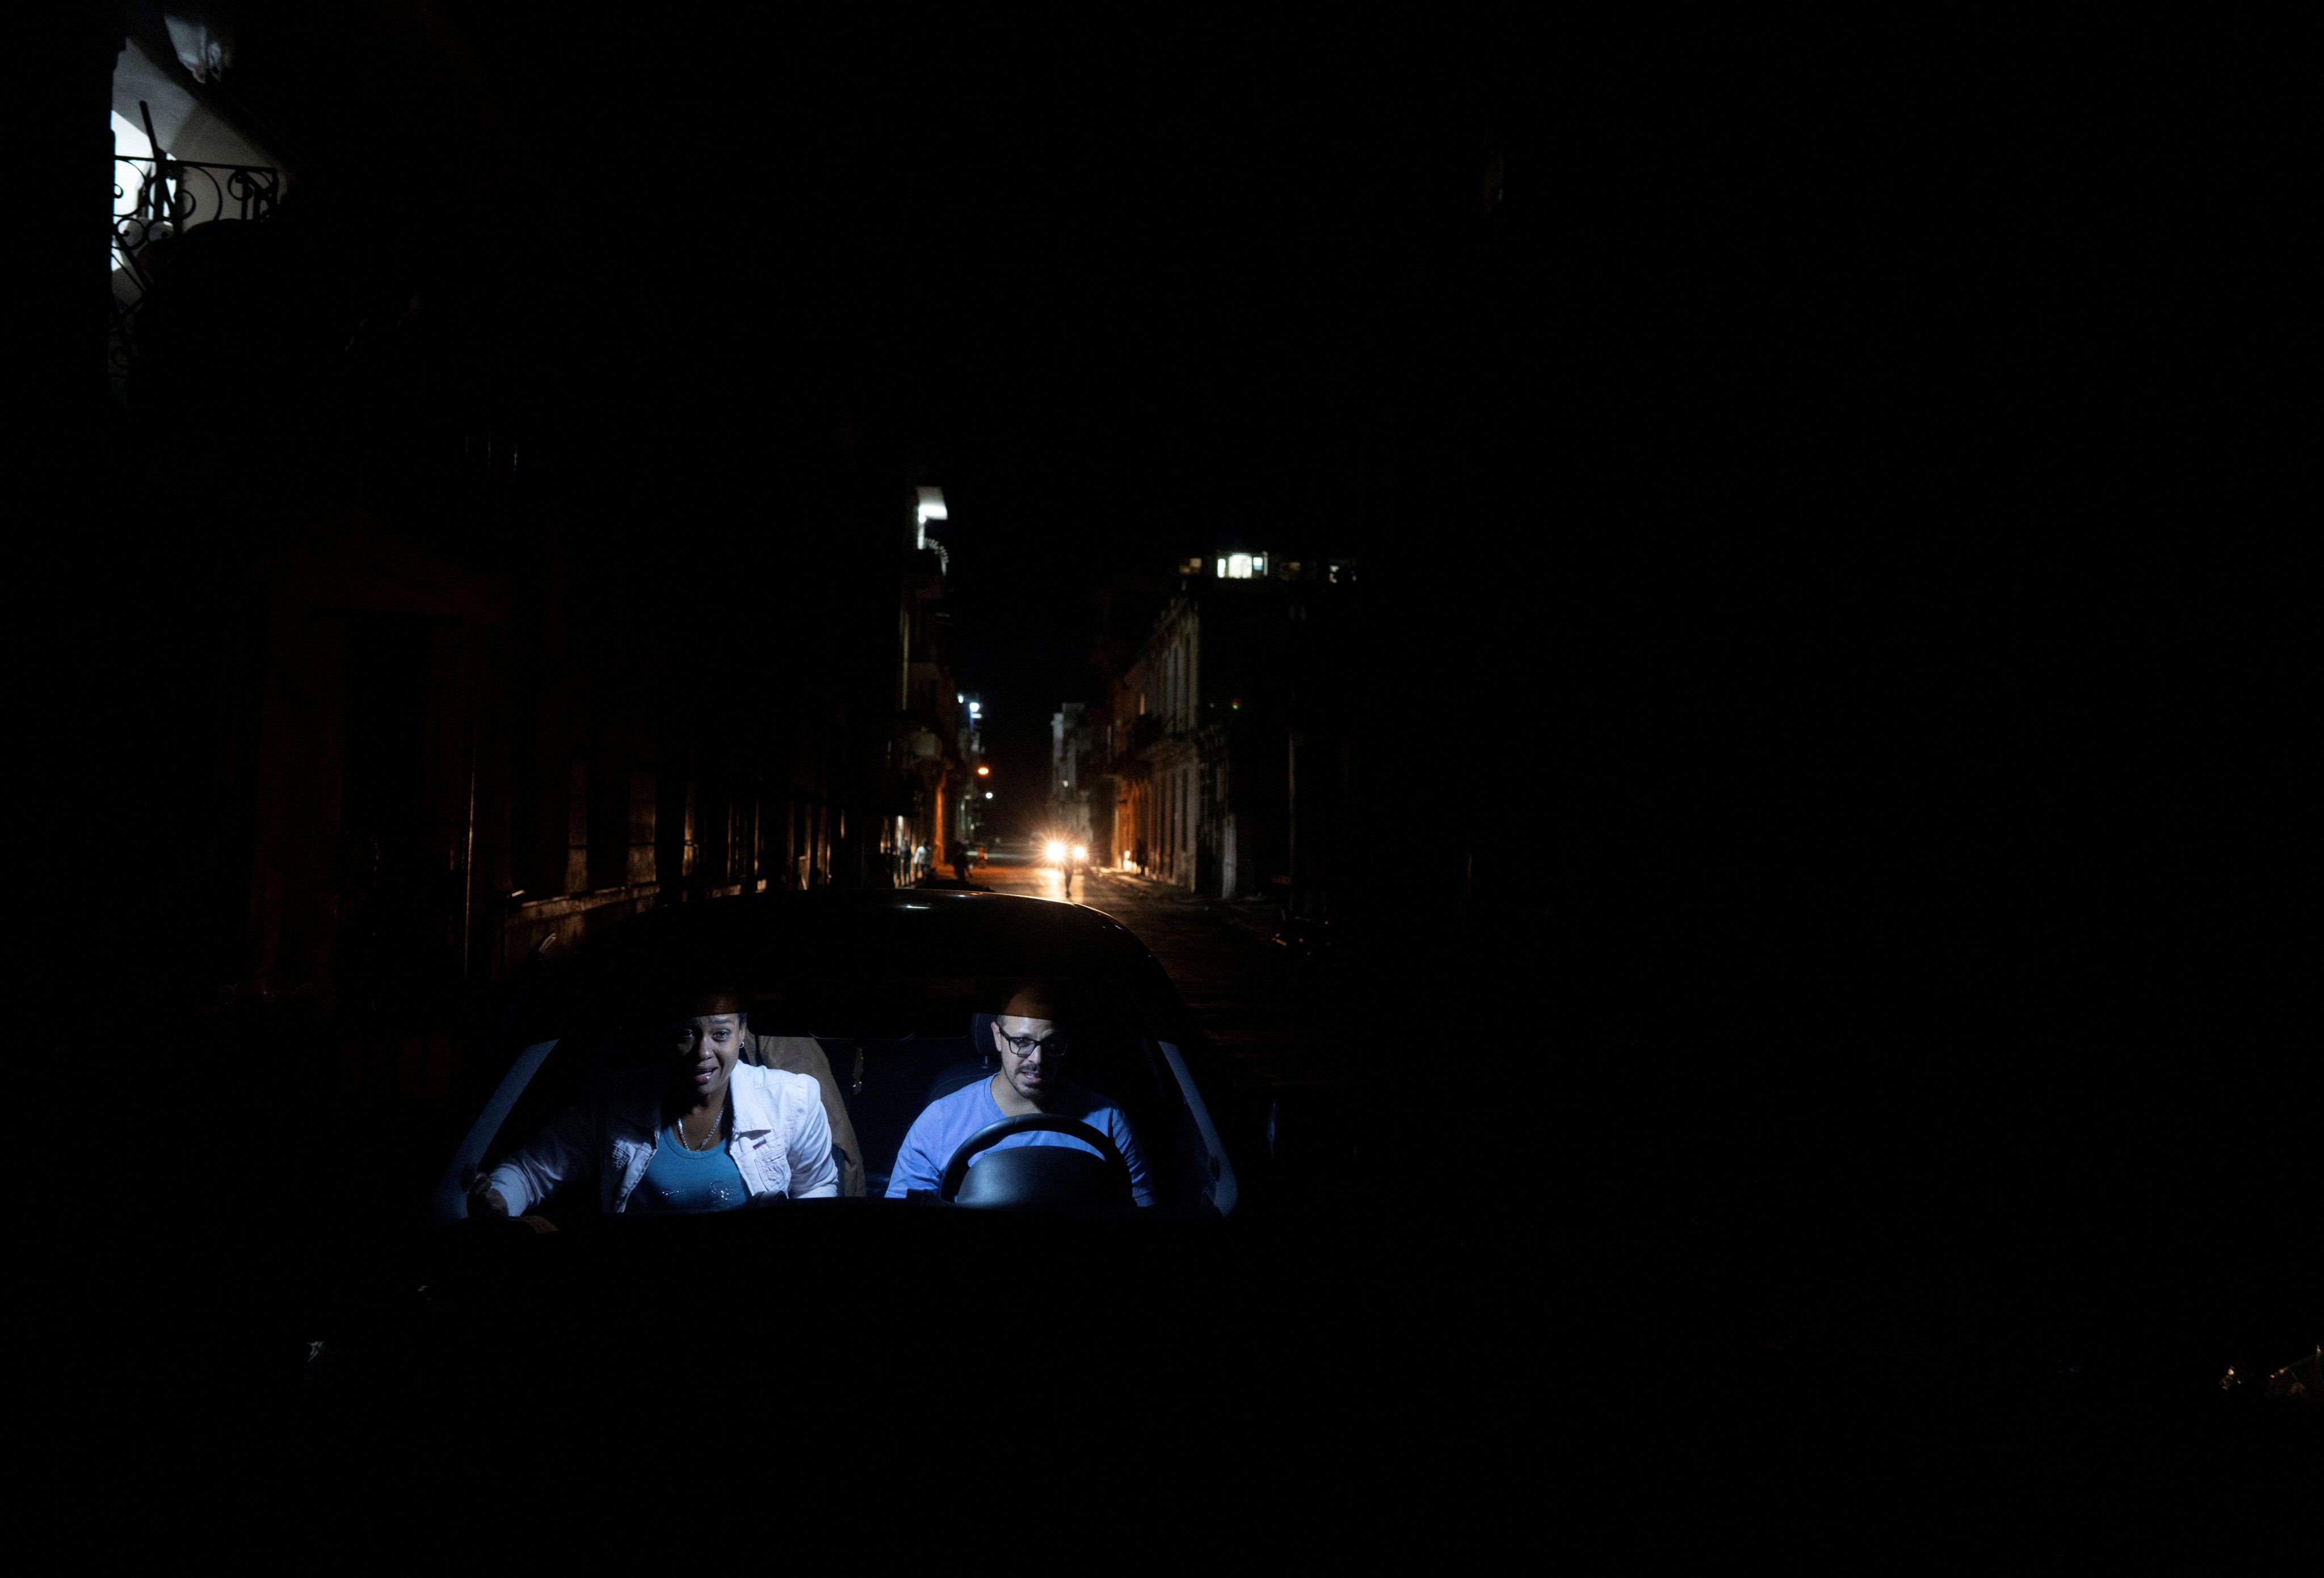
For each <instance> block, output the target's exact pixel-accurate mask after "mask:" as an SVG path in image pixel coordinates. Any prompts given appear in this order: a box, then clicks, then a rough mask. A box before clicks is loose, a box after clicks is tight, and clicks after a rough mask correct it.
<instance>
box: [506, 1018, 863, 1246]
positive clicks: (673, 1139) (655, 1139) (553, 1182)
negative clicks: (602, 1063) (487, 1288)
mask: <svg viewBox="0 0 2324 1578" xmlns="http://www.w3.org/2000/svg"><path fill="white" fill-rule="evenodd" d="M744 1034H745V1029H744V1023H743V1015H742V1001H741V1000H740V999H739V998H738V997H737V996H736V995H735V994H734V993H733V992H710V993H705V995H703V996H701V997H698V998H696V999H695V1000H694V1001H693V1002H692V1004H691V1005H690V1010H689V1015H688V1017H687V1020H686V1022H685V1024H684V1025H683V1027H681V1028H680V1029H678V1033H677V1035H676V1037H675V1038H674V1040H673V1042H672V1045H671V1049H670V1053H669V1057H666V1058H664V1059H663V1060H661V1061H660V1062H659V1064H658V1065H656V1066H650V1067H646V1068H641V1069H638V1070H635V1071H633V1072H632V1073H631V1074H629V1075H623V1076H618V1077H616V1078H615V1079H613V1080H612V1081H609V1082H608V1083H607V1084H605V1086H604V1088H603V1089H601V1090H600V1091H599V1092H598V1093H597V1094H596V1095H595V1097H593V1098H592V1099H591V1100H589V1101H587V1102H586V1103H582V1104H581V1105H579V1106H576V1107H574V1108H571V1109H570V1110H568V1111H567V1112H565V1113H564V1114H563V1115H562V1116H560V1117H559V1118H558V1120H557V1121H555V1122H553V1123H551V1124H550V1125H549V1127H548V1128H546V1129H544V1130H541V1132H540V1134H539V1137H538V1138H536V1139H535V1140H533V1141H532V1143H530V1145H527V1146H526V1147H524V1149H521V1150H519V1151H518V1152H516V1153H515V1154H514V1155H513V1156H511V1157H510V1158H508V1159H507V1160H505V1161H503V1162H502V1163H501V1164H500V1165H499V1166H498V1167H494V1168H493V1170H492V1171H491V1172H489V1173H487V1174H485V1175H484V1177H481V1178H478V1179H477V1180H476V1182H475V1185H474V1186H473V1187H472V1188H471V1189H470V1191H469V1195H468V1214H469V1215H471V1216H521V1215H523V1214H525V1213H527V1212H529V1211H530V1210H532V1209H533V1208H534V1207H535V1206H537V1205H538V1204H539V1203H540V1202H541V1201H543V1200H546V1199H547V1198H549V1195H553V1194H555V1193H556V1192H557V1191H558V1189H559V1188H561V1187H563V1186H565V1185H567V1184H568V1183H570V1182H571V1181H573V1180H574V1179H575V1178H576V1177H581V1176H583V1175H585V1174H587V1173H592V1172H594V1173H595V1174H596V1177H597V1200H598V1206H599V1208H600V1209H601V1210H604V1211H606V1212H609V1213H610V1212H617V1211H731V1210H733V1209H734V1208H735V1207H737V1206H742V1205H759V1204H767V1203H768V1202H770V1201H772V1200H779V1199H783V1198H786V1197H788V1198H790V1199H794V1200H799V1199H816V1198H827V1197H829V1196H832V1195H837V1194H838V1193H839V1168H838V1166H837V1164H836V1163H835V1161H834V1160H833V1158H832V1154H831V1123H830V1121H829V1120H828V1119H827V1118H826V1117H825V1115H824V1109H823V1096H822V1091H821V1087H820V1086H819V1085H817V1084H816V1081H815V1080H814V1079H813V1078H812V1077H811V1076H809V1075H803V1074H788V1073H785V1072H784V1071H782V1070H781V1069H777V1068H757V1067H752V1066H750V1065H748V1064H743V1063H740V1062H739V1061H738V1060H739V1058H740V1057H741V1055H742V1047H743V1038H744Z"/></svg>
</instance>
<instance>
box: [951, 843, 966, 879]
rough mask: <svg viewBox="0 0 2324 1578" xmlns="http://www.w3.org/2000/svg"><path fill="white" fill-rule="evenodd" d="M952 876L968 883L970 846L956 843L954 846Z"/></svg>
mask: <svg viewBox="0 0 2324 1578" xmlns="http://www.w3.org/2000/svg"><path fill="white" fill-rule="evenodd" d="M952 874H953V876H954V878H955V879H956V880H958V881H963V882H965V881H968V845H967V844H961V843H957V842H955V843H954V844H953V846H952Z"/></svg>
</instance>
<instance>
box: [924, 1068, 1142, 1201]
mask: <svg viewBox="0 0 2324 1578" xmlns="http://www.w3.org/2000/svg"><path fill="white" fill-rule="evenodd" d="M1042 1111H1044V1112H1050V1113H1054V1114H1055V1115H1056V1116H1057V1117H1060V1118H1073V1119H1076V1120H1078V1121H1081V1122H1084V1123H1086V1124H1088V1125H1089V1126H1090V1127H1091V1128H1093V1129H1094V1130H1097V1131H1098V1132H1099V1133H1101V1134H1102V1135H1104V1136H1106V1137H1107V1138H1108V1139H1110V1140H1112V1141H1113V1143H1114V1145H1115V1147H1116V1148H1117V1149H1120V1152H1121V1159H1122V1160H1124V1161H1126V1162H1128V1163H1129V1164H1130V1198H1132V1199H1134V1200H1136V1201H1137V1202H1138V1204H1140V1205H1151V1204H1154V1191H1153V1189H1152V1188H1151V1187H1150V1186H1148V1183H1147V1178H1146V1154H1145V1152H1143V1151H1141V1150H1139V1149H1138V1136H1137V1135H1136V1134H1135V1133H1133V1132H1132V1131H1131V1130H1130V1120H1129V1119H1128V1118H1127V1117H1125V1116H1123V1115H1122V1111H1121V1109H1120V1107H1117V1106H1115V1105H1114V1104H1113V1103H1111V1102H1109V1101H1107V1100H1106V1099H1105V1098H1104V1097H1103V1096H1102V1095H1100V1094H1097V1093H1096V1092H1095V1091H1093V1090H1085V1089H1084V1088H1083V1087H1082V1086H1080V1085H1077V1084H1074V1083H1073V1082H1072V1081H1071V1080H1060V1081H1058V1082H1057V1094H1056V1098H1055V1099H1054V1100H1053V1101H1051V1102H1050V1103H1049V1104H1048V1105H1047V1107H1045V1108H1043V1109H1042ZM1007 1116H1008V1114H1007V1113H1006V1112H1002V1111H1001V1106H1000V1103H997V1102H995V1101H994V1100H993V1099H992V1080H991V1076H990V1075H987V1076H986V1077H984V1078H982V1079H979V1080H975V1081H973V1082H972V1083H971V1084H965V1085H963V1086H962V1087H961V1088H960V1089H958V1090H956V1091H954V1092H953V1093H952V1094H950V1095H948V1096H943V1097H940V1098H938V1099H937V1100H936V1101H933V1102H930V1103H928V1107H927V1111H926V1112H922V1113H921V1114H920V1115H919V1116H918V1118H916V1119H914V1120H913V1121H912V1127H911V1131H910V1132H909V1133H908V1134H906V1135H905V1136H904V1146H903V1149H901V1150H899V1151H898V1152H897V1153H896V1167H895V1170H894V1171H893V1172H892V1173H890V1175H889V1176H888V1198H889V1199H890V1200H900V1199H902V1198H903V1197H904V1195H906V1193H908V1191H910V1190H913V1189H933V1188H935V1187H936V1185H937V1184H938V1183H939V1182H941V1181H942V1180H943V1177H944V1169H945V1163H946V1162H948V1161H950V1160H952V1153H953V1152H954V1151H955V1150H958V1149H960V1148H961V1146H962V1145H963V1144H964V1143H965V1142H966V1141H967V1140H968V1139H969V1138H970V1137H971V1136H972V1135H974V1134H976V1133H977V1132H978V1131H979V1130H983V1129H985V1128H987V1127H989V1126H990V1125H991V1124H994V1123H998V1122H1000V1121H1001V1119H1003V1118H1005V1117H1007ZM1016 1145H1070V1146H1072V1147H1073V1148H1074V1149H1075V1150H1084V1151H1087V1152H1088V1153H1089V1154H1090V1155H1092V1156H1095V1155H1097V1149H1096V1147H1094V1146H1092V1145H1090V1144H1088V1143H1086V1142H1084V1141H1083V1140H1076V1139H1074V1137H1073V1136H1072V1135H1070V1134H1059V1133H1057V1132H1056V1130H1046V1129H1037V1130H1033V1131H1032V1132H1031V1133H1028V1134H1012V1135H1010V1137H1009V1138H1008V1139H1006V1140H1002V1141H1001V1143H1000V1144H998V1145H996V1146H994V1147H992V1150H1007V1149H1010V1147H1011V1146H1016ZM990 1155H991V1150H988V1151H984V1152H982V1153H980V1154H979V1155H978V1156H977V1157H975V1158H973V1159H972V1160H971V1161H970V1162H969V1164H968V1165H969V1166H971V1167H974V1166H975V1165H976V1164H977V1162H979V1161H982V1160H983V1159H984V1158H985V1157H986V1156H990Z"/></svg>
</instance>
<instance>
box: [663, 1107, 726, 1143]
mask: <svg viewBox="0 0 2324 1578" xmlns="http://www.w3.org/2000/svg"><path fill="white" fill-rule="evenodd" d="M725 1116H726V1109H725V1108H724V1107H723V1106H722V1107H720V1108H719V1109H718V1111H717V1113H716V1114H715V1116H713V1117H712V1118H711V1120H710V1132H709V1133H707V1134H705V1135H704V1136H703V1137H702V1143H701V1144H699V1145H696V1144H695V1143H694V1141H692V1140H688V1139H687V1137H686V1119H685V1117H684V1116H683V1115H681V1116H680V1117H679V1118H678V1121H677V1122H676V1123H674V1124H672V1125H670V1127H672V1128H673V1129H675V1130H677V1131H678V1143H679V1144H680V1145H682V1146H684V1147H686V1149H688V1150H708V1149H710V1148H711V1147H712V1146H713V1145H715V1144H716V1143H717V1140H718V1125H719V1122H720V1121H721V1120H723V1119H724V1117H725Z"/></svg>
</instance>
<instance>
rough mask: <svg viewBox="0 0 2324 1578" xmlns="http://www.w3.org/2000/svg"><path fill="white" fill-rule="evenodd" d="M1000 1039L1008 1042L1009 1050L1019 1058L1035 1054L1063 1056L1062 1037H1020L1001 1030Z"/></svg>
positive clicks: (1063, 1039) (1063, 1041)
mask: <svg viewBox="0 0 2324 1578" xmlns="http://www.w3.org/2000/svg"><path fill="white" fill-rule="evenodd" d="M1001 1039H1002V1040H1004V1041H1006V1042H1008V1043H1009V1049H1010V1051H1011V1052H1014V1053H1016V1054H1017V1056H1018V1057H1031V1056H1032V1055H1033V1054H1034V1053H1036V1052H1038V1053H1039V1054H1040V1055H1041V1056H1042V1057H1064V1056H1065V1038H1064V1037H1063V1036H1047V1037H1041V1036H1021V1037H1020V1036H1012V1035H1010V1033H1009V1032H1008V1031H1006V1030H1003V1031H1001Z"/></svg>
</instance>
